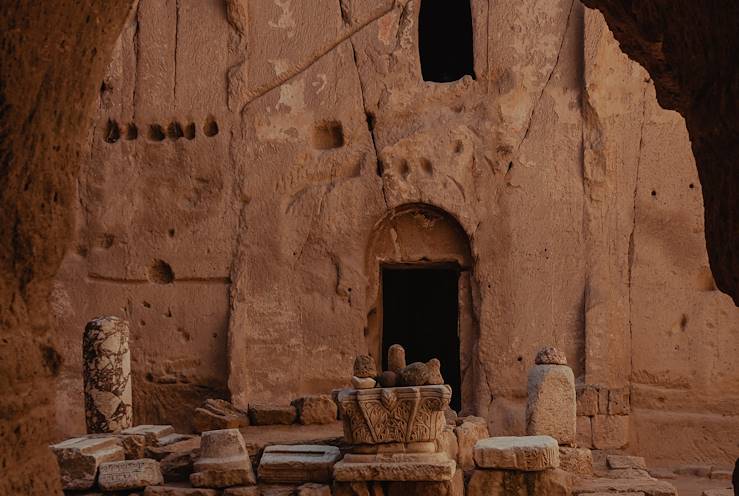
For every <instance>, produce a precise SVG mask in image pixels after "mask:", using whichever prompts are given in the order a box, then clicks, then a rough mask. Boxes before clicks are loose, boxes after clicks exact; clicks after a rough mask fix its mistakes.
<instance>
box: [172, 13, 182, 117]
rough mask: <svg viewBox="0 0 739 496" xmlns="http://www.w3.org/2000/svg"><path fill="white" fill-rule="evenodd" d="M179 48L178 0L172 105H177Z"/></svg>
mask: <svg viewBox="0 0 739 496" xmlns="http://www.w3.org/2000/svg"><path fill="white" fill-rule="evenodd" d="M179 48H180V0H176V2H175V22H174V82H173V84H172V103H173V105H175V106H176V105H177V52H178V51H179Z"/></svg>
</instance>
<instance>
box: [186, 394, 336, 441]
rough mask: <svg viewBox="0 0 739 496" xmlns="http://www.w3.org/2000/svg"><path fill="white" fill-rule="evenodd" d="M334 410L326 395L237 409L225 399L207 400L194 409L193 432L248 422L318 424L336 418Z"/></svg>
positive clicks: (331, 401) (334, 407)
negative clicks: (288, 402)
mask: <svg viewBox="0 0 739 496" xmlns="http://www.w3.org/2000/svg"><path fill="white" fill-rule="evenodd" d="M337 415H338V409H337V406H336V403H335V402H334V400H333V399H332V398H331V396H330V395H326V394H317V395H309V396H302V397H300V398H297V399H295V400H293V401H292V402H291V403H290V404H289V405H266V404H255V405H250V406H249V408H248V409H246V410H241V409H239V408H236V407H235V406H233V405H232V404H231V403H229V402H228V401H225V400H213V399H210V400H207V401H206V402H205V404H203V406H201V407H200V408H196V409H195V415H194V417H193V426H194V428H195V430H196V431H197V432H205V431H210V430H216V429H240V428H242V427H247V426H249V425H291V424H300V425H320V424H330V423H332V422H336V421H337Z"/></svg>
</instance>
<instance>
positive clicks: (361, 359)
mask: <svg viewBox="0 0 739 496" xmlns="http://www.w3.org/2000/svg"><path fill="white" fill-rule="evenodd" d="M376 375H377V368H376V367H375V359H374V358H372V357H371V356H369V355H357V358H355V359H354V376H355V377H360V378H365V377H375V376H376Z"/></svg>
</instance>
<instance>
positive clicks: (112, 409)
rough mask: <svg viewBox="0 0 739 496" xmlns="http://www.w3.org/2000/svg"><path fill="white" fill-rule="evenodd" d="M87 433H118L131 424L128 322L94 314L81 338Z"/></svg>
mask: <svg viewBox="0 0 739 496" xmlns="http://www.w3.org/2000/svg"><path fill="white" fill-rule="evenodd" d="M82 361H83V365H84V368H83V377H84V389H85V422H86V424H87V432H89V433H99V432H119V431H121V430H123V429H127V428H129V427H131V425H132V423H133V406H132V405H133V403H132V395H131V352H130V350H129V348H128V323H127V322H126V321H125V320H121V319H119V318H118V317H98V318H96V319H94V320H91V321H90V322H88V323H87V325H86V326H85V333H84V335H83V337H82Z"/></svg>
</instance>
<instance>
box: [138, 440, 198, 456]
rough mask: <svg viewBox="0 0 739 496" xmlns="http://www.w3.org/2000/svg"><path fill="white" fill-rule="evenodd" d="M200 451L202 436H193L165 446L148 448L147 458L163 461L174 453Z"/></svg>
mask: <svg viewBox="0 0 739 496" xmlns="http://www.w3.org/2000/svg"><path fill="white" fill-rule="evenodd" d="M199 449H200V436H193V437H190V438H187V439H184V440H182V441H178V442H176V443H171V444H167V445H165V446H154V447H151V448H146V455H147V458H153V459H155V460H163V459H164V458H166V457H168V456H169V455H172V454H174V453H183V452H191V451H197V450H199Z"/></svg>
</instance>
